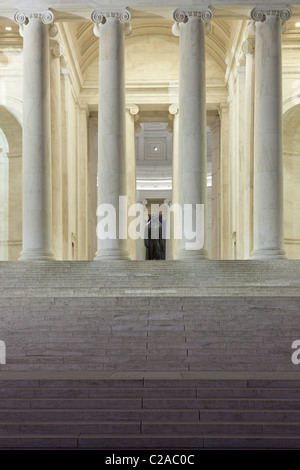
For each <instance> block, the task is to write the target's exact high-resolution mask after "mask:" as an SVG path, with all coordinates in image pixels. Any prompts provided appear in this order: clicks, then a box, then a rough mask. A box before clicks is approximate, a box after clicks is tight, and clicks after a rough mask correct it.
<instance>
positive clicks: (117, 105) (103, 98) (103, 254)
mask: <svg viewBox="0 0 300 470" xmlns="http://www.w3.org/2000/svg"><path fill="white" fill-rule="evenodd" d="M99 37H100V43H99V44H100V47H99V107H98V206H99V205H100V204H112V205H113V207H114V208H115V209H116V215H117V234H118V226H119V223H118V219H119V210H118V208H119V196H121V195H125V152H126V147H125V145H126V141H125V132H126V130H125V77H124V24H122V23H121V22H120V21H119V20H118V19H117V18H113V17H108V18H107V20H106V23H105V24H101V25H99ZM121 245H122V241H121V240H118V237H117V238H116V239H115V240H113V239H105V240H101V239H99V238H98V248H97V253H96V258H95V259H96V260H100V259H103V258H113V259H122V258H125V257H126V254H125V250H124V247H123V246H121ZM123 245H124V244H123Z"/></svg>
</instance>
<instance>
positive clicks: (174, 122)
mask: <svg viewBox="0 0 300 470" xmlns="http://www.w3.org/2000/svg"><path fill="white" fill-rule="evenodd" d="M169 122H170V124H169V127H170V131H171V132H172V133H173V158H172V204H171V205H174V204H178V179H179V171H178V165H179V161H178V147H179V146H178V134H179V106H178V105H177V104H171V105H170V106H169ZM174 207H176V205H175V206H174ZM176 222H177V220H176V219H175V214H174V213H173V212H172V213H171V237H172V253H171V256H170V259H176V254H177V251H178V239H177V238H175V225H174V224H175V223H176ZM177 223H178V222H177Z"/></svg>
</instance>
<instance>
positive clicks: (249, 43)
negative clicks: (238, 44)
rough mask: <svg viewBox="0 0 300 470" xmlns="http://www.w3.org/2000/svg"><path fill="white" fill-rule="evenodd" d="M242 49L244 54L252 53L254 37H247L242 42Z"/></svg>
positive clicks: (253, 50)
mask: <svg viewBox="0 0 300 470" xmlns="http://www.w3.org/2000/svg"><path fill="white" fill-rule="evenodd" d="M242 51H243V53H244V54H254V52H255V39H254V38H248V39H246V40H245V41H244V42H243V44H242Z"/></svg>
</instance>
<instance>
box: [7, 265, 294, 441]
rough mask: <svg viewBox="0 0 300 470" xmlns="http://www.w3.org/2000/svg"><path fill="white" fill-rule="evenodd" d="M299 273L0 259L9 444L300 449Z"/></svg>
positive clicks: (276, 268) (275, 268) (279, 268)
mask: <svg viewBox="0 0 300 470" xmlns="http://www.w3.org/2000/svg"><path fill="white" fill-rule="evenodd" d="M299 274H300V263H299V262H297V261H289V262H287V261H278V262H268V263H266V262H254V261H251V262H250V261H249V262H212V261H210V262H206V261H204V262H201V263H183V262H168V263H164V262H146V263H143V262H136V263H135V262H131V263H128V262H115V263H110V264H108V263H98V262H97V263H92V262H90V263H89V262H78V263H69V262H58V263H0V278H1V287H0V340H2V341H5V344H6V364H5V365H0V395H1V400H0V447H1V448H2V449H14V448H34V449H37V448H42V449H43V448H45V449H46V448H52V449H56V448H65V449H83V448H95V449H134V448H139V449H140V448H143V449H146V448H149V449H155V448H157V449H159V448H165V449H201V448H231V449H232V448H253V449H256V448H275V449H279V448H291V449H292V448H300V364H299V365H295V364H293V362H292V360H291V356H292V353H293V351H294V350H293V349H292V348H291V346H292V343H293V341H294V340H298V339H299V340H300V297H299V292H300V290H299V288H300V276H299ZM299 357H300V354H299Z"/></svg>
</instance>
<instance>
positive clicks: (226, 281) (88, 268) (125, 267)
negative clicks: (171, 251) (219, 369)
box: [0, 260, 300, 297]
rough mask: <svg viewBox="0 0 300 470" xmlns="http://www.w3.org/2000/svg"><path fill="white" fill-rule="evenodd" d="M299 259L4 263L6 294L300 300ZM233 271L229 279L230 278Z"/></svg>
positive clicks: (0, 291) (1, 287)
mask: <svg viewBox="0 0 300 470" xmlns="http://www.w3.org/2000/svg"><path fill="white" fill-rule="evenodd" d="M299 264H300V262H299V261H297V260H295V261H284V260H277V261H276V260H273V261H254V260H253V261H238V262H236V261H205V260H202V261H201V262H178V261H177V262H176V261H171V262H161V263H156V262H149V261H148V262H143V261H141V262H126V261H125V262H117V261H115V262H109V263H107V262H99V263H98V262H97V263H96V262H50V263H49V262H46V263H45V262H40V263H30V262H26V263H22V266H21V263H18V262H10V263H8V262H1V263H0V279H1V284H0V295H1V296H2V297H7V296H13V297H16V296H18V297H19V296H26V297H30V296H32V297H36V296H43V297H49V296H55V297H60V296H70V297H74V296H75V297H78V296H85V297H95V296H96V297H97V296H99V295H100V296H118V295H121V296H133V297H137V296H139V295H144V296H145V295H148V296H151V297H158V296H165V295H166V293H167V292H169V295H170V296H176V295H178V294H180V295H182V296H199V295H201V296H205V295H206V296H211V295H213V296H214V295H224V296H228V295H238V296H243V295H253V296H257V295H263V296H265V295H269V296H273V295H274V296H284V297H286V296H288V295H290V296H298V293H299V287H300V280H299ZM229 273H230V275H229Z"/></svg>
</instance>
